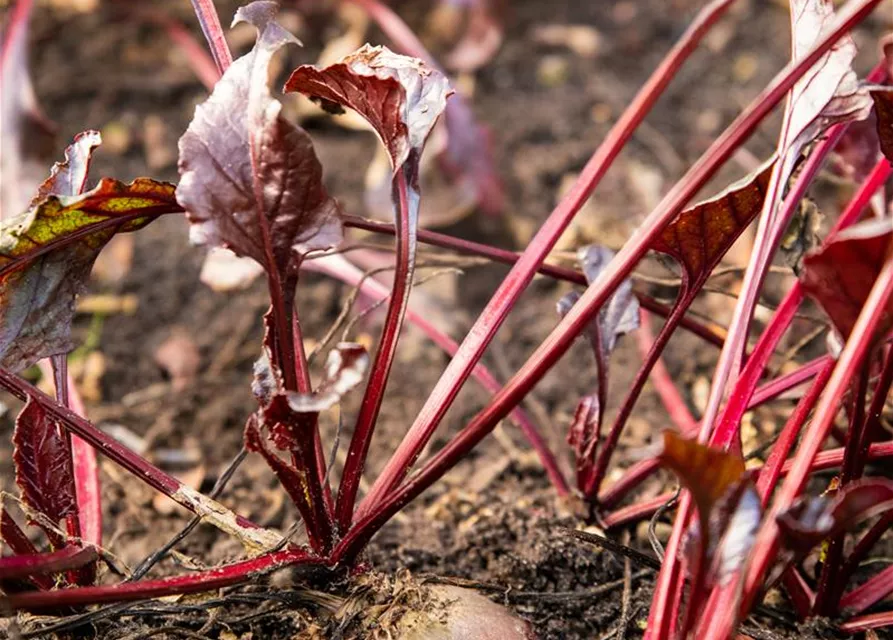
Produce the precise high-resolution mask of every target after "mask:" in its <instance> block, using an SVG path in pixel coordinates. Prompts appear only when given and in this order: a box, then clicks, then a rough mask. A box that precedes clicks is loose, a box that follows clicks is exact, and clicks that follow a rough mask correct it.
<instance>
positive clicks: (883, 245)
mask: <svg viewBox="0 0 893 640" xmlns="http://www.w3.org/2000/svg"><path fill="white" fill-rule="evenodd" d="M891 242H893V218H879V219H874V220H869V221H866V222H862V223H860V224H857V225H854V226H852V227H850V228H848V229H846V230H845V231H842V232H841V233H839V234H837V235H836V236H835V237H834V238H833V239H831V240H830V241H828V242H826V243H825V244H824V245H823V246H822V247H821V248H820V249H818V250H816V251H814V252H812V253H810V254H809V255H807V256H806V257H805V258H804V259H803V271H802V272H801V274H800V282H801V283H802V284H803V288H804V290H805V291H806V292H807V293H808V294H809V295H810V296H812V297H813V298H815V300H816V301H817V302H818V303H819V304H820V305H821V306H822V308H823V309H824V310H825V313H827V314H828V316H829V317H830V318H831V321H832V322H833V323H834V326H835V327H836V329H837V331H838V332H840V334H841V335H842V336H843V337H844V338H846V337H847V336H849V335H850V331H852V328H853V325H854V324H855V322H856V318H858V316H859V312H860V311H861V310H862V306H863V305H864V304H865V300H866V299H867V298H868V294H869V292H870V291H871V287H872V285H873V284H874V281H875V279H876V278H877V276H878V274H879V273H880V271H881V268H882V267H883V264H884V261H885V259H886V257H887V256H888V255H889V252H890V251H891ZM891 326H893V300H891V301H889V302H888V304H887V309H886V313H885V314H884V317H883V318H882V319H881V322H880V325H879V327H878V330H877V332H878V333H879V334H881V333H884V332H885V331H886V330H887V329H888V328H889V327H891Z"/></svg>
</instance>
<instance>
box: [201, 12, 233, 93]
mask: <svg viewBox="0 0 893 640" xmlns="http://www.w3.org/2000/svg"><path fill="white" fill-rule="evenodd" d="M192 8H193V10H194V11H195V15H196V17H197V18H198V22H199V24H200V25H201V28H202V33H203V34H205V40H207V41H208V46H209V47H210V48H211V55H212V56H214V62H215V63H216V64H217V70H218V71H220V73H221V75H222V74H223V72H224V71H226V70H227V69H228V68H229V65H231V64H232V63H233V54H232V53H230V50H229V45H227V44H226V36H225V35H224V33H223V28H222V27H221V26H220V17H219V16H218V15H217V9H216V8H215V7H214V0H192Z"/></svg>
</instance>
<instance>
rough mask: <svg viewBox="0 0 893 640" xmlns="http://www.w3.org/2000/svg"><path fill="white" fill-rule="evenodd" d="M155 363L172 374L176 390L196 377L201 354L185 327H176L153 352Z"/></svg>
mask: <svg viewBox="0 0 893 640" xmlns="http://www.w3.org/2000/svg"><path fill="white" fill-rule="evenodd" d="M153 356H154V358H155V363H156V364H158V366H160V367H161V368H162V369H164V370H165V371H166V372H167V374H168V375H169V376H170V379H171V385H172V386H173V389H174V391H181V390H183V389H185V388H186V387H187V386H189V384H190V383H191V382H192V381H193V379H195V376H196V374H197V373H198V369H199V366H200V365H201V361H202V359H201V354H199V352H198V347H197V346H196V344H195V340H193V339H192V338H191V337H190V335H189V333H188V332H187V331H186V330H185V329H182V328H180V329H174V330H172V331H171V333H170V335H169V336H168V338H167V340H165V341H164V342H162V343H161V344H160V345H159V346H158V348H157V349H155V353H154V354H153Z"/></svg>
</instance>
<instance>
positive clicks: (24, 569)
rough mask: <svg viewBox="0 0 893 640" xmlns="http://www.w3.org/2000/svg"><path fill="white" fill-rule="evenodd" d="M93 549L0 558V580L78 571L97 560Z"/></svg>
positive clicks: (64, 550)
mask: <svg viewBox="0 0 893 640" xmlns="http://www.w3.org/2000/svg"><path fill="white" fill-rule="evenodd" d="M97 557H98V556H97V554H96V549H95V548H94V547H77V546H69V547H65V548H64V549H60V550H59V551H53V552H51V553H35V554H27V555H16V556H10V557H8V558H0V580H9V579H13V578H31V577H34V576H46V575H49V574H53V573H60V572H62V571H72V570H74V569H80V568H81V567H84V566H86V565H88V564H90V563H91V562H94V561H95V560H96V559H97Z"/></svg>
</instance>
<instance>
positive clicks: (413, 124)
mask: <svg viewBox="0 0 893 640" xmlns="http://www.w3.org/2000/svg"><path fill="white" fill-rule="evenodd" d="M285 90H286V91H298V92H300V93H303V94H304V95H306V96H307V97H309V98H311V99H314V100H318V101H320V102H321V103H322V104H323V105H324V106H327V107H329V108H330V109H334V110H338V109H342V108H345V107H346V108H349V109H353V110H354V111H356V112H357V113H359V114H360V115H361V116H363V117H364V118H365V119H366V120H367V121H368V122H369V124H370V125H372V128H373V129H374V130H375V132H376V133H377V134H378V136H379V138H381V141H382V143H383V144H384V146H385V147H386V148H387V150H388V153H389V154H390V156H391V162H392V163H393V167H394V170H395V171H396V170H397V169H399V168H400V167H402V166H403V163H404V162H406V160H407V159H408V158H409V154H410V151H413V150H414V151H416V152H417V153H421V150H422V147H423V146H424V144H425V139H426V138H427V137H428V134H429V133H430V132H431V129H432V128H433V127H434V123H435V122H436V121H437V118H438V117H439V116H440V114H441V113H442V112H443V110H444V108H445V107H446V99H447V96H449V95H450V93H452V91H451V89H450V87H449V83H448V82H447V79H446V77H444V75H443V74H442V73H440V72H439V71H437V70H436V69H432V68H431V67H429V66H428V65H426V64H425V63H424V62H422V61H421V60H419V59H417V58H410V57H409V56H403V55H399V54H396V53H394V52H393V51H391V50H390V49H388V48H387V47H372V46H369V45H364V46H363V47H362V48H360V49H358V50H357V51H355V52H354V53H352V54H350V55H348V56H346V57H344V58H343V59H342V60H341V61H340V62H338V63H336V64H333V65H330V66H328V67H325V68H323V69H319V68H317V67H314V66H312V65H303V66H301V67H298V68H297V69H296V70H295V71H294V73H292V74H291V77H290V78H289V79H288V82H286V83H285Z"/></svg>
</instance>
